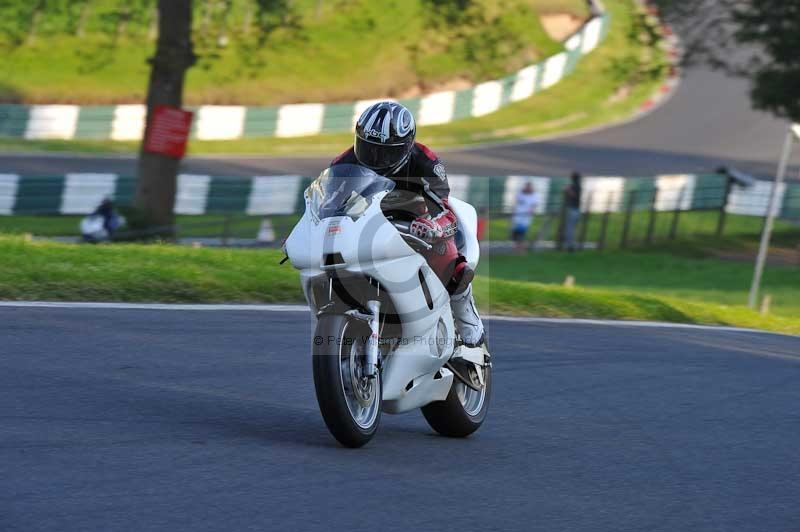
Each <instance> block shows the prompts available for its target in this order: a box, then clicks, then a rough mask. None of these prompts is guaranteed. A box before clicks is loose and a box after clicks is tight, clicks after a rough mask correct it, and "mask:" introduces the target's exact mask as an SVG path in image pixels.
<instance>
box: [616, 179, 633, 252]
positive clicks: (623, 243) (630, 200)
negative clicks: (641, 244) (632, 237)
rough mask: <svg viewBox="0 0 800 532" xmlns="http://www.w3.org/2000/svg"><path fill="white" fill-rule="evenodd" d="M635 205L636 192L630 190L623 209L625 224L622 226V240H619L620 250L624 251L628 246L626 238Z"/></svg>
mask: <svg viewBox="0 0 800 532" xmlns="http://www.w3.org/2000/svg"><path fill="white" fill-rule="evenodd" d="M635 205H636V191H635V190H632V191H631V194H630V196H628V205H627V207H626V208H625V224H624V225H623V226H622V239H621V240H620V243H619V247H620V249H625V248H626V247H627V245H628V236H629V234H630V230H631V218H632V217H633V208H634V206H635Z"/></svg>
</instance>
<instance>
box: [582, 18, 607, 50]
mask: <svg viewBox="0 0 800 532" xmlns="http://www.w3.org/2000/svg"><path fill="white" fill-rule="evenodd" d="M602 29H603V19H602V18H599V17H598V18H593V19H592V20H590V21H589V22H588V23H586V26H584V28H583V44H582V46H581V52H583V53H584V54H588V53H589V52H591V51H592V50H594V49H595V48H597V45H598V44H600V32H601V30H602Z"/></svg>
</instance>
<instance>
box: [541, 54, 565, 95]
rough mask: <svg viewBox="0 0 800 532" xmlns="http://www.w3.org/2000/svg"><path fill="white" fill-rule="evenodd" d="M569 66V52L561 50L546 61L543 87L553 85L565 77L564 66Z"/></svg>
mask: <svg viewBox="0 0 800 532" xmlns="http://www.w3.org/2000/svg"><path fill="white" fill-rule="evenodd" d="M566 66H567V53H566V52H561V53H560V54H556V55H554V56H553V57H551V58H550V59H548V60H547V61H545V62H544V77H543V78H542V88H543V89H547V88H549V87H552V86H553V85H555V84H556V83H558V82H559V81H561V78H562V77H564V68H565V67H566Z"/></svg>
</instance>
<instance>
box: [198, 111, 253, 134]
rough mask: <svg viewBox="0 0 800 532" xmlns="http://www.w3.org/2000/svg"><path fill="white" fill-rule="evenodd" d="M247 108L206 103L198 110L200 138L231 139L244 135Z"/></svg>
mask: <svg viewBox="0 0 800 532" xmlns="http://www.w3.org/2000/svg"><path fill="white" fill-rule="evenodd" d="M245 112H246V109H245V108H244V106H241V105H204V106H203V107H201V108H200V110H199V111H198V112H197V130H196V131H197V138H198V139H199V140H231V139H238V138H241V137H242V133H243V132H244V115H245Z"/></svg>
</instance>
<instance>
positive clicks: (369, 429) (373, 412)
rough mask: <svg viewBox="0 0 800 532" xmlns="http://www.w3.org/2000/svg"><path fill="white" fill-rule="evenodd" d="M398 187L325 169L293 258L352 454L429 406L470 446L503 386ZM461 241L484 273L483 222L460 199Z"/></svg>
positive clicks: (443, 429)
mask: <svg viewBox="0 0 800 532" xmlns="http://www.w3.org/2000/svg"><path fill="white" fill-rule="evenodd" d="M394 188H395V184H394V182H393V181H392V180H390V179H387V178H385V177H382V176H380V175H378V174H376V173H375V172H373V171H371V170H369V169H366V168H363V167H360V166H354V165H338V166H333V167H331V168H329V169H327V170H325V171H324V172H323V173H322V174H321V175H320V176H319V178H317V179H316V180H315V181H314V182H313V183H312V184H311V185H310V186H309V188H308V189H307V190H306V192H305V201H306V210H305V213H304V215H303V217H302V218H301V220H300V221H299V222H298V224H297V225H296V226H295V228H294V229H293V231H292V233H291V234H290V235H289V237H288V239H287V240H286V243H285V251H286V255H287V257H288V259H289V260H290V261H291V263H292V265H293V266H294V267H295V268H297V269H299V270H300V277H301V281H302V284H303V290H304V293H305V296H306V300H307V301H308V304H309V305H310V307H311V311H312V313H313V315H314V316H315V318H316V331H315V335H314V342H313V348H312V358H313V371H314V385H315V388H316V394H317V401H318V403H319V407H320V410H321V412H322V417H323V418H324V420H325V424H326V425H327V426H328V429H329V430H330V432H331V433H332V434H333V436H334V437H335V438H336V439H337V440H338V441H339V442H340V443H342V444H343V445H345V446H348V447H360V446H362V445H364V444H366V443H367V442H368V441H369V440H370V439H371V438H372V437H373V436H374V435H375V432H376V431H377V428H378V424H379V421H380V417H381V412H382V411H383V412H386V413H390V414H397V413H401V412H407V411H410V410H413V409H416V408H421V409H422V413H423V415H424V416H425V419H426V420H427V421H428V423H429V424H430V426H431V427H432V428H433V429H434V430H436V431H437V432H439V433H440V434H443V435H445V436H451V437H465V436H468V435H469V434H471V433H473V432H475V431H476V430H477V429H478V428H479V427H480V426H481V424H482V423H483V421H484V419H485V418H486V413H487V410H488V406H489V398H490V395H491V389H492V364H491V357H490V355H489V352H488V350H487V349H486V347H485V344H484V345H483V346H480V347H474V348H468V347H466V346H465V345H464V344H463V343H462V342H461V340H460V338H459V337H458V333H457V331H456V328H455V325H454V322H453V315H452V312H451V310H450V298H449V295H448V293H447V290H446V289H445V287H444V285H443V284H442V282H441V281H440V280H439V278H438V277H437V275H436V274H435V273H434V272H433V271H432V270H431V268H430V267H429V266H428V264H427V262H426V261H425V259H424V257H423V256H422V255H420V253H419V252H418V251H419V250H424V249H430V248H431V246H430V244H428V243H427V242H425V241H423V240H420V239H418V238H416V237H414V236H413V235H411V234H409V227H410V222H411V221H412V220H413V219H414V217H415V215H414V214H412V212H413V210H409V203H411V204H413V203H414V202H419V201H424V199H423V198H421V197H420V196H417V195H413V194H409V193H407V192H405V191H394ZM450 206H451V208H452V210H453V211H454V212H455V214H456V216H457V218H458V227H459V233H457V235H456V242H457V244H460V245H459V251H460V252H461V253H462V254H463V255H464V256H465V258H466V259H467V262H468V263H469V265H470V266H471V267H472V268H475V267H476V266H477V262H478V257H479V247H478V240H477V236H476V230H477V216H476V213H475V209H474V208H473V207H472V206H470V205H469V204H467V203H465V202H462V201H459V200H457V199H455V198H453V197H452V196H451V197H450Z"/></svg>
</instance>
